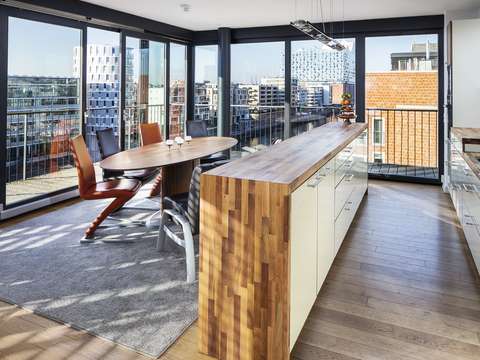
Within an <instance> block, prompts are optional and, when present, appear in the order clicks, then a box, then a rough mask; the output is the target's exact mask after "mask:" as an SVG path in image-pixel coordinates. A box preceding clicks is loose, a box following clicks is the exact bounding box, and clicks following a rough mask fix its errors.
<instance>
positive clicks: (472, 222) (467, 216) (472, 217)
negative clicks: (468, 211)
mask: <svg viewBox="0 0 480 360" xmlns="http://www.w3.org/2000/svg"><path fill="white" fill-rule="evenodd" d="M463 217H464V218H470V219H472V220H473V221H469V220H465V225H469V226H478V225H477V220H476V219H475V216H472V215H463Z"/></svg>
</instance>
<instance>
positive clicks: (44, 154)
mask: <svg viewBox="0 0 480 360" xmlns="http://www.w3.org/2000/svg"><path fill="white" fill-rule="evenodd" d="M8 26H9V32H8V54H9V56H8V89H7V151H6V160H7V163H6V166H7V169H6V173H7V177H6V182H7V184H6V203H7V205H11V204H13V203H16V202H18V201H22V200H23V201H26V200H29V199H32V198H34V197H38V196H41V195H45V194H48V193H51V192H54V191H58V190H62V189H64V188H68V187H71V186H76V185H77V173H76V170H75V167H74V164H73V160H72V156H71V153H70V146H69V138H70V136H73V135H76V134H79V133H80V131H81V116H80V93H81V92H80V73H81V65H80V64H81V62H80V59H81V52H82V47H81V45H82V44H81V38H82V36H81V35H82V33H81V30H78V29H73V28H68V27H65V26H57V25H51V24H47V23H42V22H37V21H30V20H24V19H19V18H14V17H10V18H9V22H8ZM52 39H55V41H52Z"/></svg>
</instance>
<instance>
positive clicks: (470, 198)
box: [447, 130, 480, 271]
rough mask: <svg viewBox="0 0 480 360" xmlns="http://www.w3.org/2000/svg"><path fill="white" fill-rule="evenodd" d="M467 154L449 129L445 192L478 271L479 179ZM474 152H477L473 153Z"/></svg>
mask: <svg viewBox="0 0 480 360" xmlns="http://www.w3.org/2000/svg"><path fill="white" fill-rule="evenodd" d="M478 155H480V154H478ZM468 156H470V155H468V154H465V153H463V148H462V141H461V139H460V138H459V137H457V136H456V134H455V130H452V134H451V140H450V159H451V160H450V162H449V164H448V168H447V171H448V173H449V176H450V185H449V192H450V196H451V198H452V202H453V205H454V206H455V210H456V212H457V215H458V218H459V220H460V223H461V225H462V228H463V231H464V233H465V238H466V240H467V243H468V247H469V249H470V252H471V254H472V257H473V260H474V262H475V265H476V267H477V271H480V179H479V177H478V173H476V172H475V171H473V170H472V165H471V164H472V163H471V161H474V160H470V161H469V162H467V161H466V160H465V158H467V159H468ZM475 156H477V155H473V157H475Z"/></svg>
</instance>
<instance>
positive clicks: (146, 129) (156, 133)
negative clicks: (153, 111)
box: [140, 123, 163, 146]
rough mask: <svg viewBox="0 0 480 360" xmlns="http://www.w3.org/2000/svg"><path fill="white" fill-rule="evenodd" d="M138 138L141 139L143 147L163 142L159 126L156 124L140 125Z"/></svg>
mask: <svg viewBox="0 0 480 360" xmlns="http://www.w3.org/2000/svg"><path fill="white" fill-rule="evenodd" d="M140 137H141V138H142V145H143V146H147V145H150V144H155V143H159V142H162V141H163V140H162V131H161V129H160V125H158V124H157V123H152V124H140Z"/></svg>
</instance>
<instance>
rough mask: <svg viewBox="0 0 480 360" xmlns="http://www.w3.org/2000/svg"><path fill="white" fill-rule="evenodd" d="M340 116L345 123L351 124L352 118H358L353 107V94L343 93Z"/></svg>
mask: <svg viewBox="0 0 480 360" xmlns="http://www.w3.org/2000/svg"><path fill="white" fill-rule="evenodd" d="M338 117H339V118H340V119H342V120H343V122H344V123H345V124H351V123H352V120H355V119H356V118H357V115H356V114H355V111H354V110H353V107H352V94H350V93H344V94H343V95H342V107H341V108H340V114H338Z"/></svg>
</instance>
